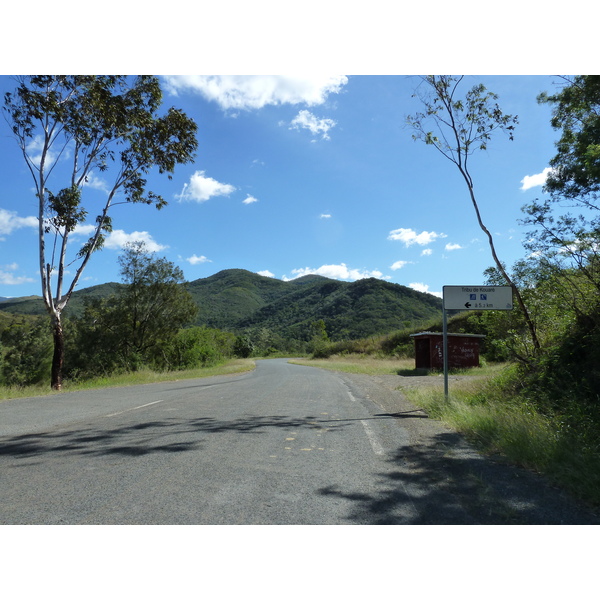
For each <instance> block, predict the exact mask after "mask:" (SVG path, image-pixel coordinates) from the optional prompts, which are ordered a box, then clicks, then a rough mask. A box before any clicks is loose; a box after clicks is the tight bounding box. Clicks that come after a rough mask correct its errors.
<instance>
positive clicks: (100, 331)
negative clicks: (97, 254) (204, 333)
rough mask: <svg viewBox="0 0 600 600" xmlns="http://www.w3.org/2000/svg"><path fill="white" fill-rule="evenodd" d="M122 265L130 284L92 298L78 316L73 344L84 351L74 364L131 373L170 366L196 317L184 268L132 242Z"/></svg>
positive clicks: (123, 278)
mask: <svg viewBox="0 0 600 600" xmlns="http://www.w3.org/2000/svg"><path fill="white" fill-rule="evenodd" d="M119 263H120V265H121V276H122V280H123V283H124V284H125V285H124V286H123V287H122V288H120V291H119V293H118V294H116V295H115V296H112V297H110V298H108V299H105V300H96V301H91V302H88V304H87V306H86V309H85V311H84V315H83V317H82V318H81V319H78V320H76V331H77V334H76V335H77V339H76V340H75V342H74V343H75V345H76V346H77V347H78V348H79V349H80V350H79V355H78V357H77V358H76V359H74V360H73V361H72V364H74V365H77V367H76V368H77V369H79V370H82V371H90V370H92V369H95V370H97V371H100V372H105V373H106V372H112V371H113V370H116V369H124V370H128V371H132V370H136V369H137V368H139V367H140V366H141V365H144V364H150V363H152V362H156V363H157V364H161V365H162V366H163V367H164V366H165V365H167V366H168V365H169V364H170V363H171V362H172V360H170V359H168V358H166V354H165V353H167V350H166V348H168V347H169V344H171V343H173V341H174V339H175V338H176V337H177V335H178V331H179V329H181V328H182V327H184V326H185V325H187V324H189V323H190V322H192V321H193V319H194V317H195V316H196V313H197V310H198V308H197V306H196V304H195V303H194V301H193V299H192V297H191V295H190V293H189V292H188V291H187V290H186V288H185V287H184V286H183V285H182V284H183V283H184V277H183V272H182V271H181V269H179V267H177V266H175V265H174V264H173V263H171V262H169V261H167V260H166V259H165V258H157V257H155V256H154V254H153V253H151V252H148V251H147V249H146V247H145V245H144V244H143V243H142V242H134V243H131V244H129V245H127V246H126V248H125V250H124V251H123V254H122V255H121V257H120V258H119ZM163 355H164V356H163ZM92 365H94V366H93V367H92Z"/></svg>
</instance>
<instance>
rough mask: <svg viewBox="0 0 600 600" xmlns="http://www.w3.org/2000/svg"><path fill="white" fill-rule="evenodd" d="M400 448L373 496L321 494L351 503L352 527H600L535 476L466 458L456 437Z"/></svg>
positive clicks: (334, 490)
mask: <svg viewBox="0 0 600 600" xmlns="http://www.w3.org/2000/svg"><path fill="white" fill-rule="evenodd" d="M431 441H432V442H433V447H432V445H420V444H419V445H406V446H401V447H399V448H398V449H397V450H396V452H395V453H394V454H393V455H391V456H389V457H388V458H387V460H386V463H387V465H386V466H387V467H389V468H388V469H386V470H385V472H382V473H379V474H378V475H377V485H376V486H375V490H374V491H373V492H370V493H365V492H363V491H359V490H356V491H344V490H343V489H342V488H341V487H340V486H334V485H332V486H328V487H326V488H322V489H321V490H319V493H321V494H322V495H324V496H331V497H337V498H342V499H346V500H352V501H353V503H354V508H353V510H352V511H351V513H350V514H349V515H348V517H347V519H348V521H349V523H363V524H372V525H393V524H412V525H482V524H487V525H509V524H522V525H523V524H529V525H536V524H547V525H553V524H573V525H575V524H598V523H600V520H599V519H598V518H596V517H595V516H594V515H593V514H592V513H591V512H588V511H587V510H585V508H579V507H578V506H577V504H576V503H574V501H573V500H572V499H571V498H568V497H567V496H566V495H563V494H562V493H561V492H559V491H558V490H556V489H555V488H552V487H551V486H550V485H548V484H547V483H546V482H545V481H544V480H542V479H541V478H539V477H537V476H536V475H535V474H533V473H529V472H527V471H523V470H520V469H515V468H513V467H511V466H509V465H504V464H501V463H496V462H493V461H491V460H489V459H485V458H483V457H481V456H479V455H478V454H477V453H474V452H466V453H463V452H461V451H460V450H459V451H457V450H455V449H457V448H460V447H461V442H462V438H461V437H460V436H459V435H458V434H453V433H440V434H437V435H435V436H434V438H433V439H432V440H431Z"/></svg>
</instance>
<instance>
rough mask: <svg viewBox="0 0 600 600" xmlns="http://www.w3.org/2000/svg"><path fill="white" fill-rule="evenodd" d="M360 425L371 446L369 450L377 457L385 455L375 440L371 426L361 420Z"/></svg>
mask: <svg viewBox="0 0 600 600" xmlns="http://www.w3.org/2000/svg"><path fill="white" fill-rule="evenodd" d="M361 423H362V426H363V427H364V428H365V433H366V434H367V438H368V440H369V443H370V444H371V448H373V452H375V454H379V455H381V454H385V451H384V449H383V446H382V445H381V444H380V443H379V440H378V439H377V436H376V435H375V432H374V431H373V430H372V429H371V426H370V425H369V424H368V423H367V422H366V421H363V420H361Z"/></svg>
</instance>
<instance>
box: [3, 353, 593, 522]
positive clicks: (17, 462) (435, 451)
mask: <svg viewBox="0 0 600 600" xmlns="http://www.w3.org/2000/svg"><path fill="white" fill-rule="evenodd" d="M361 381H362V380H360V378H357V377H356V376H354V377H352V376H346V375H343V374H340V373H334V372H329V371H325V370H320V369H315V368H311V367H306V366H299V365H292V364H289V363H288V362H287V361H286V360H285V359H276V360H264V361H258V362H257V367H256V369H255V370H254V371H252V372H249V373H245V374H242V375H236V376H223V377H211V378H207V379H197V380H185V381H178V382H169V383H160V384H151V385H143V386H133V387H123V388H113V389H104V390H91V391H86V392H77V393H65V394H61V395H53V396H48V397H41V398H27V399H21V400H13V401H8V402H3V403H0V524H332V525H333V524H479V523H490V524H495V523H546V522H548V523H588V522H593V516H591V515H589V514H588V513H586V512H585V511H583V512H578V511H577V509H576V508H573V507H572V506H571V505H570V504H569V502H568V500H566V499H564V498H563V497H562V496H561V497H557V498H556V500H555V499H554V496H552V498H550V497H549V496H540V494H541V493H542V490H543V488H540V487H539V485H538V483H539V481H538V480H531V481H529V480H528V479H527V476H525V477H524V475H523V474H522V473H521V474H520V475H519V474H517V475H515V472H514V471H513V470H509V469H507V468H506V467H503V466H499V465H495V464H491V463H489V462H488V461H487V460H486V459H483V458H482V457H481V456H479V455H478V454H477V453H476V452H474V451H473V450H471V449H470V448H469V447H468V446H467V445H466V444H464V442H462V441H461V440H460V438H459V436H457V435H456V434H454V433H453V432H451V431H448V430H446V429H444V428H443V427H442V426H441V425H438V424H435V423H434V422H432V421H431V420H430V419H427V418H426V415H425V414H424V413H423V412H422V411H418V410H415V407H412V406H409V405H406V406H405V407H404V410H402V411H399V412H390V411H389V410H388V411H386V410H384V409H382V406H381V404H378V403H376V402H375V401H373V399H372V398H371V397H370V396H371V395H370V394H369V393H368V392H369V390H368V387H365V386H364V385H361V383H360V382H361ZM515 486H517V487H515ZM519 486H521V487H519ZM528 486H529V487H528ZM549 493H550V492H549ZM535 494H537V496H536V495H535ZM553 494H554V492H553Z"/></svg>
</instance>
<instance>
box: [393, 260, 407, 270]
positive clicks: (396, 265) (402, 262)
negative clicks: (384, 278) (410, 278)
mask: <svg viewBox="0 0 600 600" xmlns="http://www.w3.org/2000/svg"><path fill="white" fill-rule="evenodd" d="M409 264H411V263H410V261H408V260H397V261H396V262H395V263H394V264H393V265H392V266H391V267H390V269H391V270H392V271H397V270H398V269H401V268H402V267H405V266H406V265H409Z"/></svg>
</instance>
